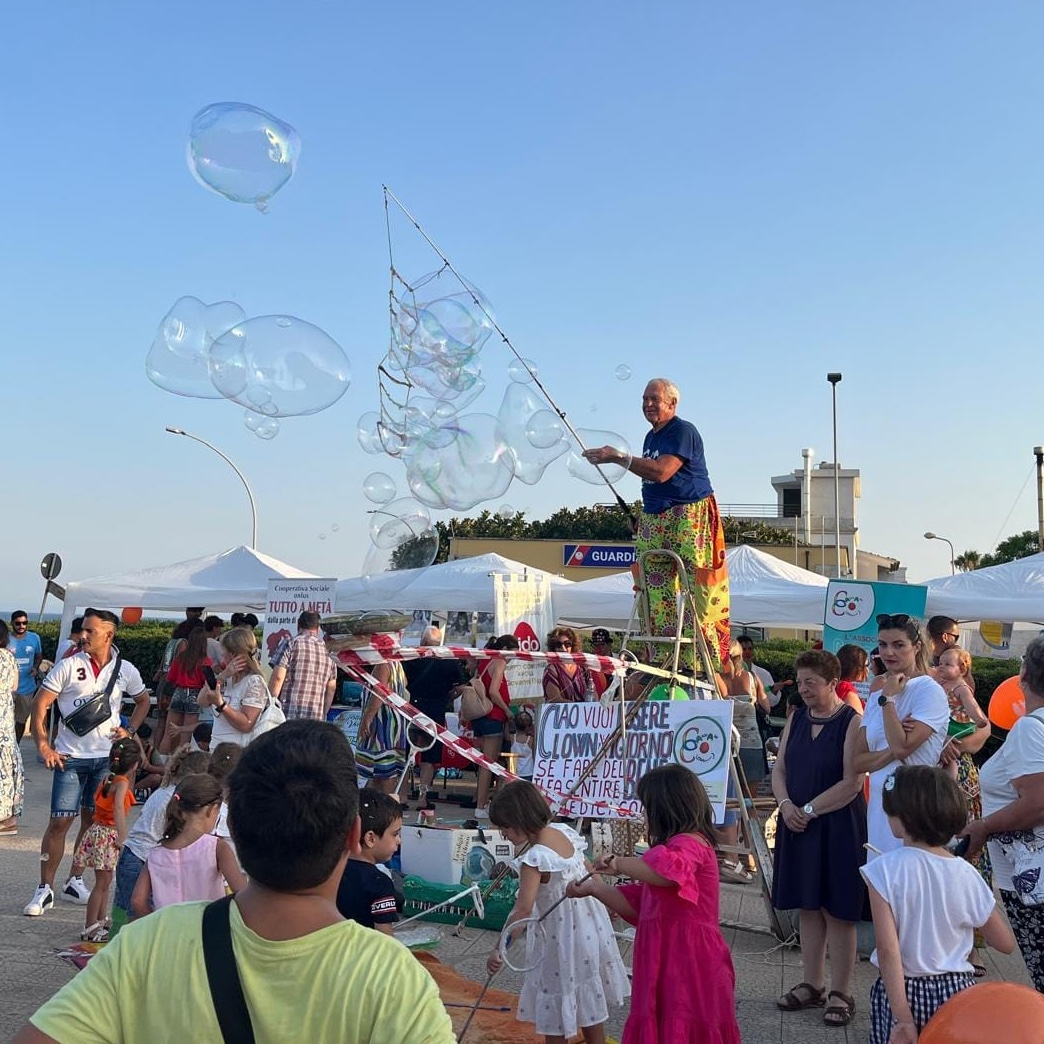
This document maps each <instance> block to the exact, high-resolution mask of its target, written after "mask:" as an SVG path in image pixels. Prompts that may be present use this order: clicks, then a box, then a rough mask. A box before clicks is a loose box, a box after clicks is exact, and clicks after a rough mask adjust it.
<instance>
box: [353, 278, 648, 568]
mask: <svg viewBox="0 0 1044 1044" xmlns="http://www.w3.org/2000/svg"><path fill="white" fill-rule="evenodd" d="M462 284H463V285H462ZM494 329H495V325H494V319H493V310H492V306H491V305H490V304H489V302H488V300H487V299H486V297H485V295H484V294H483V293H482V292H481V291H480V290H479V289H478V288H477V287H475V286H473V285H472V284H470V283H467V282H464V281H462V280H459V279H458V278H457V277H456V276H455V275H453V274H452V273H450V272H448V270H447V269H446V268H443V269H441V270H439V271H438V272H434V273H432V274H431V275H428V276H425V277H424V278H423V279H419V280H417V281H416V282H415V283H411V284H406V283H402V284H401V285H400V284H396V292H394V293H393V295H392V303H391V344H390V347H389V351H388V354H387V355H386V356H385V358H384V360H383V362H382V364H381V366H380V368H379V375H380V393H381V401H380V409H379V410H375V411H372V412H369V413H366V414H364V415H363V416H362V417H360V419H359V422H358V426H357V432H356V434H357V438H358V441H359V445H360V446H361V447H362V448H363V450H364V451H365V452H367V453H370V454H373V455H375V456H386V457H391V458H395V459H396V460H398V461H400V462H401V464H402V465H403V467H404V469H405V487H406V489H407V490H408V492H409V494H410V496H409V497H408V498H401V499H395V498H396V497H397V496H398V495H399V494H398V489H397V486H396V483H395V480H394V479H392V478H391V476H390V475H388V474H387V473H386V472H384V471H377V472H373V473H372V474H370V475H369V476H367V478H366V479H365V481H364V483H363V494H364V496H366V498H367V499H368V500H370V501H371V502H373V503H377V504H381V505H383V507H382V509H381V511H382V512H384V513H386V514H387V515H390V516H392V517H390V518H387V519H386V521H385V522H384V523H382V525H383V533H384V535H383V536H382V537H381V538H380V539H378V535H379V534H378V533H376V532H375V531H374V528H373V525H371V541H372V544H373V548H374V551H373V552H372V555H375V556H376V557H374V558H372V560H368V561H369V567H368V568H367V569H366V570H365V572H366V573H367V574H370V572H371V568H370V567H372V568H374V569H376V568H379V567H380V566H381V564H382V563H386V564H387V556H386V555H385V558H383V559H382V558H381V557H380V552H381V551H382V550H384V551H387V550H388V547H391V548H392V549H395V548H398V549H399V551H398V553H397V560H398V561H401V560H402V559H403V557H404V553H403V551H402V550H401V549H402V548H403V547H405V546H409V547H410V548H411V549H412V550H413V551H416V554H415V555H412V556H411V559H410V562H411V564H414V565H416V564H421V563H420V558H421V551H422V550H423V547H424V546H426V545H425V541H426V539H427V538H426V537H425V536H423V534H426V533H427V531H428V527H430V517H428V516H426V515H425V514H423V513H422V512H421V511H418V510H417V508H418V507H420V508H422V509H424V510H425V511H427V510H451V511H457V512H462V511H468V510H470V509H472V508H474V507H476V506H477V505H479V504H482V503H485V502H488V501H493V500H498V499H499V498H501V497H502V496H503V495H504V494H505V493H506V492H507V490H508V489H509V487H510V486H511V484H512V482H515V481H518V482H521V483H523V484H526V485H535V484H536V483H537V482H539V481H540V480H541V478H542V477H543V475H544V473H545V472H546V470H547V468H548V467H549V466H550V465H551V464H552V463H554V461H556V460H558V459H559V458H566V467H567V469H568V470H569V472H570V474H572V475H573V476H574V477H576V478H579V479H581V480H583V481H585V482H589V483H591V484H595V485H599V484H601V483H602V482H604V481H605V479H608V480H609V481H615V480H616V479H618V478H620V477H621V476H622V475H623V474H624V472H625V471H626V467H625V466H623V465H603V466H602V467H601V469H597V468H595V467H594V466H593V465H592V464H589V463H588V462H587V461H586V460H584V459H583V457H582V456H581V451H580V448H579V446H578V445H577V442H576V440H575V439H574V438H573V436H572V434H571V433H570V432H569V429H568V428H567V426H566V424H565V422H564V420H563V419H562V417H561V416H560V415H559V414H558V413H556V412H555V411H554V410H552V409H549V408H548V405H547V401H546V400H545V398H544V397H543V396H542V395H541V394H540V390H539V388H538V387H537V377H538V374H537V368H536V366H535V365H534V363H533V362H532V361H531V360H528V359H521V358H516V359H515V360H513V361H512V362H511V364H510V365H509V366H508V373H507V375H508V378H509V380H508V382H507V387H506V388H505V390H504V393H503V396H502V398H501V400H500V404H499V407H497V408H496V411H495V412H493V410H491V409H489V408H487V409H485V410H482V409H479V408H478V407H477V405H476V399H478V397H479V396H480V395H481V394H482V392H483V391H484V390H485V388H486V383H485V379H484V377H483V372H482V350H483V347H484V345H485V344H486V343H487V341H488V340H489V338H490V335H491V333H492V332H493V331H494ZM577 434H578V435H579V436H580V438H581V439H582V440H583V442H584V445H586V446H588V447H591V446H602V445H612V446H614V447H615V448H616V449H618V450H619V452H620V453H621V454H623V456H624V458H625V459H626V460H627V462H629V460H630V451H629V448H628V446H627V443H626V442H625V440H623V439H622V438H621V437H620V436H619V435H617V434H615V433H613V432H604V431H591V430H578V432H577ZM497 513H498V515H499V516H500V517H501V518H505V519H507V518H511V517H512V516H513V515H514V513H515V512H514V509H513V508H511V507H510V505H507V504H504V505H502V506H501V507H500V508H499V509H498V511H497ZM372 517H374V518H383V517H385V515H382V514H378V513H374V514H373V515H372ZM382 545H385V546H384V547H383V548H382ZM430 546H432V548H433V550H432V553H433V554H434V553H435V551H437V550H438V545H437V542H435V543H433V544H432V545H430ZM388 568H396V566H394V565H391V564H388Z"/></svg>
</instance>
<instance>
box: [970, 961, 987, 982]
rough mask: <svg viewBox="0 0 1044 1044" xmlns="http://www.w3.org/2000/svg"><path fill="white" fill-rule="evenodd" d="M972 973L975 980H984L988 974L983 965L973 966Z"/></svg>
mask: <svg viewBox="0 0 1044 1044" xmlns="http://www.w3.org/2000/svg"><path fill="white" fill-rule="evenodd" d="M972 971H973V972H975V978H976V979H985V978H986V976H987V975H988V974H989V972H988V971H987V970H986V965H985V964H973V965H972Z"/></svg>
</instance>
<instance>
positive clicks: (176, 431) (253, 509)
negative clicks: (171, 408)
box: [167, 428, 257, 550]
mask: <svg viewBox="0 0 1044 1044" xmlns="http://www.w3.org/2000/svg"><path fill="white" fill-rule="evenodd" d="M167 433H168V434H170V435H184V436H185V438H186V439H192V441H193V442H198V443H200V444H201V445H203V446H206V447H207V449H209V450H213V451H214V452H215V453H216V454H217V455H218V456H219V457H220V458H221V459H222V460H223V461H224V462H225V463H226V464H227V465H228V466H229V467H230V468H231V469H232V470H233V471H234V472H235V473H236V474H237V475H238V476H239V481H240V482H242V483H243V488H244V489H245V490H246V492H247V496H248V497H249V498H250V520H251V527H250V546H251V547H252V548H254V549H255V550H256V548H257V504H256V503H255V502H254V494H253V491H252V490H251V489H250V483H249V482H247V480H246V476H245V475H244V474H243V472H242V471H240V470H239V468H237V467H236V466H235V464H233V463H232V461H231V460H229V458H228V457H226V456H225V454H224V453H222V452H221V450H219V449H218V448H217V446H212V445H211V444H210V443H209V442H207V440H206V439H201V438H200V437H199V436H198V435H193V434H192V433H191V432H188V431H183V430H182V429H181V428H167Z"/></svg>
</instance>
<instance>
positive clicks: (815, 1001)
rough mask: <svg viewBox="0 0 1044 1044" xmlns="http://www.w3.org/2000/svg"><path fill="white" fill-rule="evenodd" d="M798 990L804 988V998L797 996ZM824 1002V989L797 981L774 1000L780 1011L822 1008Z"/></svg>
mask: <svg viewBox="0 0 1044 1044" xmlns="http://www.w3.org/2000/svg"><path fill="white" fill-rule="evenodd" d="M798 990H804V991H805V994H806V996H805V997H804V999H802V998H801V997H799V996H798ZM824 1004H826V990H825V989H818V990H817V989H816V987H815V986H813V985H812V983H810V982H799V983H798V984H797V985H796V986H795V987H794V988H793V989H792V990H788V991H787V992H786V993H784V994H783V996H782V997H780V998H779V1000H778V1001H776V1007H777V1008H779V1009H780V1010H781V1011H804V1010H805V1008H822V1007H823V1005H824Z"/></svg>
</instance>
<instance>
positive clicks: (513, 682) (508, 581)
mask: <svg viewBox="0 0 1044 1044" xmlns="http://www.w3.org/2000/svg"><path fill="white" fill-rule="evenodd" d="M493 599H494V605H495V608H496V633H497V634H513V635H514V636H515V637H516V638H517V639H518V647H519V651H521V652H541V651H542V650H543V648H544V637H545V636H546V635H547V632H548V631H550V630H551V628H552V627H553V626H554V619H555V617H554V612H553V610H552V607H551V578H550V577H549V576H544V575H542V574H539V573H537V574H527V575H526V576H515V575H505V574H504V573H494V574H493ZM505 673H506V675H507V680H508V691H509V692H510V693H511V699H512V701H513V702H522V701H527V700H537V699H540V698H541V697H542V696H543V695H544V687H543V677H544V664H542V663H528V662H525V661H523V660H512V661H510V662H509V663H508V664H507V667H506V669H505Z"/></svg>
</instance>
